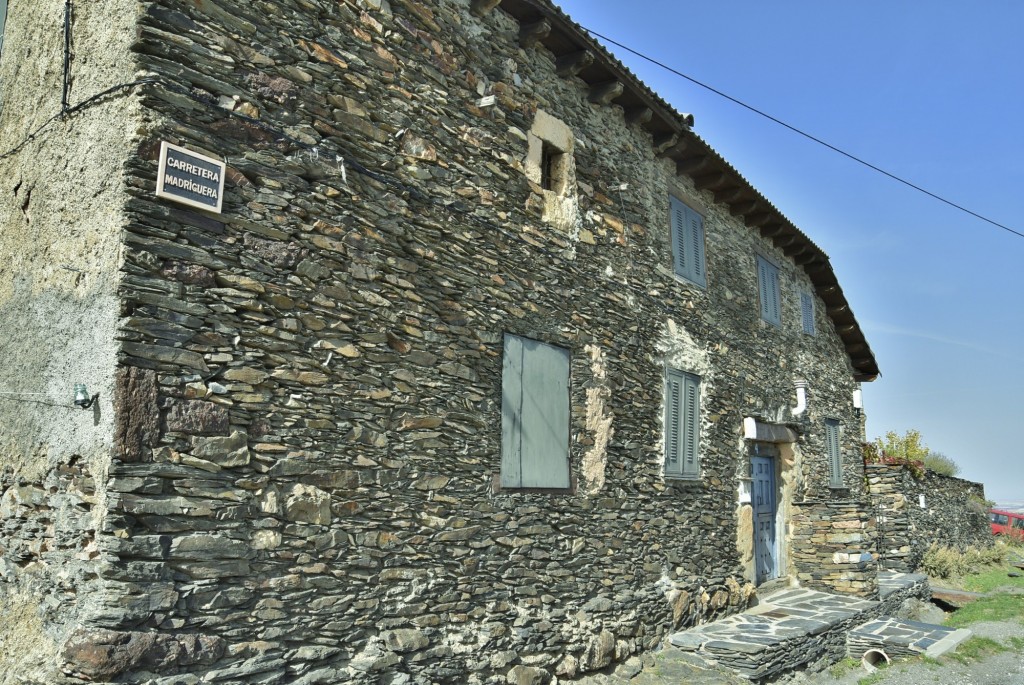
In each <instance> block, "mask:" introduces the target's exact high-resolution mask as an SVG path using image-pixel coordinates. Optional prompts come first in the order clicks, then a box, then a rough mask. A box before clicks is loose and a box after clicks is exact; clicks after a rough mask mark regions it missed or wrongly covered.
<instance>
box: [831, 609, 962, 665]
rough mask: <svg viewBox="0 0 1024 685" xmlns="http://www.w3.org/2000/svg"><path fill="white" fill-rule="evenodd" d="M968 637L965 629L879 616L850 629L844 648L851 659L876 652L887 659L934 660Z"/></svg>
mask: <svg viewBox="0 0 1024 685" xmlns="http://www.w3.org/2000/svg"><path fill="white" fill-rule="evenodd" d="M971 635H972V633H971V631H970V630H966V629H959V630H958V629H956V628H947V627H945V626H937V625H932V624H931V623H921V622H920V621H904V620H898V619H895V618H889V617H882V618H878V619H875V620H873V621H868V622H867V623H864V624H862V625H859V626H857V627H856V628H854V629H853V630H851V631H850V635H849V638H848V639H847V645H848V649H849V654H850V656H852V657H859V656H861V655H862V654H864V653H865V652H866V651H868V650H870V649H877V650H881V651H883V652H885V653H886V655H887V656H888V657H889V658H890V659H896V658H904V657H911V656H921V655H926V656H930V657H933V658H934V657H938V656H941V655H943V654H945V653H946V652H948V651H950V650H952V649H955V648H956V646H957V645H958V644H960V643H961V642H963V641H964V640H966V639H967V638H969V637H970V636H971Z"/></svg>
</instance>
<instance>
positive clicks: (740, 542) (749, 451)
mask: <svg viewBox="0 0 1024 685" xmlns="http://www.w3.org/2000/svg"><path fill="white" fill-rule="evenodd" d="M796 443H797V434H796V431H794V430H793V429H792V428H789V427H788V426H784V425H782V424H777V423H767V422H763V421H759V420H757V419H755V418H753V417H747V418H745V419H744V421H743V446H742V455H743V456H742V460H741V466H740V478H739V501H738V503H737V521H738V525H737V533H736V549H737V551H738V552H739V555H740V561H741V563H742V565H743V569H744V578H745V579H746V580H748V581H749V582H751V583H756V582H757V566H756V544H755V535H756V530H757V526H756V521H755V520H754V519H755V516H754V506H753V502H752V497H753V493H752V491H751V486H752V475H753V473H752V470H751V463H752V461H751V460H752V458H753V457H755V456H771V457H772V458H773V459H772V460H773V461H774V463H775V474H774V475H775V497H776V507H775V544H776V554H777V558H776V572H777V573H776V577H774V578H770V579H768V580H767V581H766V582H767V583H770V584H771V586H772V587H785V586H787V585H791V584H792V582H791V579H793V578H795V575H794V574H793V573H792V570H791V566H792V559H791V555H790V553H789V550H790V540H791V538H792V530H791V528H792V527H791V526H790V525H789V522H790V521H791V519H792V508H793V502H794V499H795V494H796V483H797V481H798V480H799V479H800V464H801V459H800V452H799V449H798V447H797V444H796Z"/></svg>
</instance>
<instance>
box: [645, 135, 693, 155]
mask: <svg viewBox="0 0 1024 685" xmlns="http://www.w3.org/2000/svg"><path fill="white" fill-rule="evenodd" d="M653 142H654V154H656V155H658V156H659V157H674V156H676V155H680V154H682V152H683V150H685V149H686V144H685V143H683V145H681V146H678V147H677V144H678V143H679V134H678V133H673V132H670V133H660V134H658V135H656V136H654V141H653Z"/></svg>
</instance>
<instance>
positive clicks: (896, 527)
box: [864, 464, 995, 572]
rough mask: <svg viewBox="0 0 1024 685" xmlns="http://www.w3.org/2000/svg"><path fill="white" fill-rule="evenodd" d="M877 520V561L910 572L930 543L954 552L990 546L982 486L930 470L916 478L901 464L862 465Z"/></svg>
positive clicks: (986, 503)
mask: <svg viewBox="0 0 1024 685" xmlns="http://www.w3.org/2000/svg"><path fill="white" fill-rule="evenodd" d="M864 468H865V471H866V476H867V479H868V488H869V491H870V494H871V503H872V505H873V507H874V512H875V515H876V517H877V520H878V551H879V563H881V564H882V565H883V567H884V568H887V569H891V570H894V571H903V572H910V571H913V570H915V569H916V568H917V567H918V565H919V564H920V563H921V558H922V557H923V556H924V553H925V552H927V551H928V548H929V547H931V546H932V545H942V546H945V547H953V548H956V549H961V550H962V549H966V548H968V547H987V546H989V545H991V544H992V543H993V540H994V539H995V538H993V537H992V528H991V526H990V525H989V520H988V509H989V504H988V502H987V501H986V500H985V488H984V486H983V485H982V484H981V483H972V482H971V481H967V480H963V479H961V478H953V477H951V476H944V475H942V474H939V473H935V472H934V471H924V472H923V473H921V474H917V475H915V474H914V473H913V472H912V471H911V470H910V469H909V468H907V467H905V466H902V465H900V464H866V465H865V467H864Z"/></svg>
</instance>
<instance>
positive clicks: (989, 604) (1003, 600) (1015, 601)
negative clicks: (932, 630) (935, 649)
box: [946, 594, 1024, 642]
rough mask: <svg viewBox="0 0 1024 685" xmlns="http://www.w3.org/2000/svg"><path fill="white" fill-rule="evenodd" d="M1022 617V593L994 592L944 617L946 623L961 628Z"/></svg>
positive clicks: (1018, 619)
mask: <svg viewBox="0 0 1024 685" xmlns="http://www.w3.org/2000/svg"><path fill="white" fill-rule="evenodd" d="M1022 619H1024V595H1006V594H995V595H989V596H988V597H982V598H981V599H978V600H976V601H974V602H971V603H970V604H968V605H966V606H965V607H964V608H963V609H959V610H957V611H955V612H953V613H952V614H950V616H949V618H947V619H946V625H948V626H952V627H954V628H963V627H964V626H968V625H970V624H972V623H980V622H981V621H1020V620H1022ZM971 639H972V640H973V639H974V638H971ZM968 642H970V640H968Z"/></svg>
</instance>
